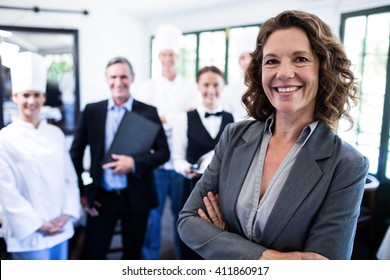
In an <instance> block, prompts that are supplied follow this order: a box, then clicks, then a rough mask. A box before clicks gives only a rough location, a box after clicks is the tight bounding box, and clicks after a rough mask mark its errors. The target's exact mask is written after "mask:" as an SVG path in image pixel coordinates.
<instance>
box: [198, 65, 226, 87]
mask: <svg viewBox="0 0 390 280" xmlns="http://www.w3.org/2000/svg"><path fill="white" fill-rule="evenodd" d="M206 72H213V73H215V74H217V75H219V76H221V77H222V78H223V81H224V82H225V83H226V78H225V73H223V72H222V71H221V70H220V69H219V68H218V67H217V66H205V67H203V68H202V69H200V70H199V71H198V73H196V82H198V81H199V77H200V76H201V75H202V74H204V73H206Z"/></svg>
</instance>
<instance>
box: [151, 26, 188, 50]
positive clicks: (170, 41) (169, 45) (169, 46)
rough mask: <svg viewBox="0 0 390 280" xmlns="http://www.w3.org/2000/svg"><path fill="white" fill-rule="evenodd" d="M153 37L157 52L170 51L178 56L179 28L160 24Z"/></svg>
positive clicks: (180, 36) (180, 37) (179, 44)
mask: <svg viewBox="0 0 390 280" xmlns="http://www.w3.org/2000/svg"><path fill="white" fill-rule="evenodd" d="M155 36H156V37H155V40H156V46H157V48H158V50H159V52H161V51H163V50H172V51H173V52H175V53H176V54H179V52H180V46H181V40H182V32H181V31H180V29H179V28H177V27H176V26H174V25H171V24H162V25H160V26H159V27H158V28H157V30H156V34H155Z"/></svg>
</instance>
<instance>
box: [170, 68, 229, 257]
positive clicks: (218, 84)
mask: <svg viewBox="0 0 390 280" xmlns="http://www.w3.org/2000/svg"><path fill="white" fill-rule="evenodd" d="M196 82H197V84H198V89H199V92H200V94H201V96H202V103H201V104H200V105H199V106H197V107H196V109H195V110H193V111H190V112H187V113H182V114H181V115H180V116H179V117H178V120H177V122H176V124H175V126H174V129H173V147H174V150H173V159H174V166H175V170H176V171H177V172H178V173H180V174H182V175H183V176H184V177H185V179H184V184H183V199H182V206H183V205H184V203H185V202H186V200H187V198H188V197H189V195H190V193H191V191H192V190H193V188H194V186H195V184H196V182H197V181H199V179H200V177H201V174H200V173H199V171H196V170H194V169H193V168H192V167H193V166H194V164H196V163H197V162H198V160H199V159H200V158H201V157H202V156H203V155H205V154H207V153H209V152H211V151H213V150H214V148H215V145H216V144H217V143H218V141H219V138H220V137H221V135H222V132H223V130H224V129H225V126H226V125H227V124H229V123H232V122H233V121H234V119H233V115H232V114H230V113H227V112H225V111H223V110H222V107H221V105H220V97H221V92H222V90H223V87H224V86H225V75H224V73H223V72H222V71H221V70H220V69H219V68H217V67H215V66H206V67H203V68H202V69H201V70H199V71H198V73H197V75H196ZM181 245H182V246H181V259H199V256H198V255H197V254H196V253H195V252H193V251H192V250H191V249H189V248H188V247H187V246H186V245H185V244H184V243H181Z"/></svg>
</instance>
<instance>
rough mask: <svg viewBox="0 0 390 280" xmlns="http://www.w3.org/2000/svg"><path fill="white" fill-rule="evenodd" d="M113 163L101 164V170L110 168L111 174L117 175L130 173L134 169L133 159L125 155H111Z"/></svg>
mask: <svg viewBox="0 0 390 280" xmlns="http://www.w3.org/2000/svg"><path fill="white" fill-rule="evenodd" d="M111 158H112V159H113V161H111V162H108V163H105V164H103V166H102V168H103V169H107V168H112V172H113V173H114V174H118V175H124V174H127V173H130V172H132V171H133V169H134V159H133V158H132V157H131V156H127V155H117V154H112V155H111Z"/></svg>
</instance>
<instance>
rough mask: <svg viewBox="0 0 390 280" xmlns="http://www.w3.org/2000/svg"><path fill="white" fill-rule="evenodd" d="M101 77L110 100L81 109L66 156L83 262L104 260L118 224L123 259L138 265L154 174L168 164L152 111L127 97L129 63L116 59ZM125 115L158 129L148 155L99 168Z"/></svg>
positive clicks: (118, 157)
mask: <svg viewBox="0 0 390 280" xmlns="http://www.w3.org/2000/svg"><path fill="white" fill-rule="evenodd" d="M105 74H106V82H107V85H108V86H109V88H110V90H111V96H110V98H109V99H108V100H103V101H100V102H97V103H91V104H88V105H87V106H86V107H85V109H84V112H83V113H82V116H81V120H80V122H79V126H78V128H77V130H76V134H75V136H74V140H73V143H72V147H71V150H70V153H71V156H72V160H73V163H74V165H75V167H76V171H77V175H78V178H79V187H80V190H81V195H82V196H81V203H82V205H83V207H84V210H85V212H86V213H87V222H86V231H85V237H84V249H83V253H82V255H83V257H82V258H84V259H106V258H107V253H108V252H109V249H110V244H111V239H112V236H113V233H114V229H115V227H116V225H117V223H118V220H120V222H121V235H122V247H123V255H122V258H123V259H140V258H141V248H142V243H143V241H144V236H145V231H146V226H147V221H148V216H149V211H150V209H152V208H154V207H156V206H157V203H158V201H157V195H156V190H155V184H154V180H153V173H152V171H153V169H154V168H155V167H157V166H159V165H161V164H163V163H164V162H165V161H167V160H168V158H169V147H168V143H167V140H166V137H165V134H164V130H163V127H162V125H161V123H160V119H159V117H158V114H157V110H156V108H154V107H153V106H149V105H146V104H144V103H142V102H139V101H137V100H135V99H134V98H133V97H132V96H131V94H130V86H131V84H132V83H133V81H134V71H133V67H132V65H131V64H130V62H129V61H128V60H127V59H126V58H124V57H114V58H112V59H111V60H110V61H109V62H108V64H107V66H106V73H105ZM126 111H129V112H130V111H131V112H133V113H136V114H139V115H140V116H142V117H144V118H146V119H148V120H150V121H152V122H154V123H156V124H158V125H159V126H160V131H159V133H158V134H157V137H156V138H155V139H154V143H153V145H152V148H151V150H150V151H148V152H146V153H141V154H137V155H134V156H128V155H123V154H112V155H111V157H112V158H113V161H112V162H108V163H105V164H102V162H103V158H104V157H105V155H106V153H107V152H108V149H109V148H110V146H111V143H112V141H113V139H114V137H115V135H116V133H117V128H118V126H119V125H120V123H121V121H122V118H123V116H124V114H125V113H126ZM130 141H131V139H129V142H130ZM87 145H89V148H90V149H89V150H90V159H91V164H90V166H91V168H90V175H91V178H92V180H93V182H92V183H91V184H90V185H88V186H85V185H84V183H83V180H82V177H81V174H82V173H83V171H84V168H83V157H84V151H85V148H86V147H87Z"/></svg>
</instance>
